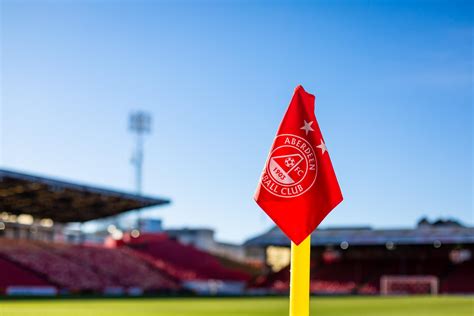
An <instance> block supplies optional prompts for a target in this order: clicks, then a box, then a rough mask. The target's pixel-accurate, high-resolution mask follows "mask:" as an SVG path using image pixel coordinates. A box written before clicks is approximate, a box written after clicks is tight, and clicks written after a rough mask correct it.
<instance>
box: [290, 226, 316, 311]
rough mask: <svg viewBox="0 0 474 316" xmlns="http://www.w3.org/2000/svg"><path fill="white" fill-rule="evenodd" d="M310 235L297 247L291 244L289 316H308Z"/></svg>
mask: <svg viewBox="0 0 474 316" xmlns="http://www.w3.org/2000/svg"><path fill="white" fill-rule="evenodd" d="M310 255H311V235H310V236H308V237H307V238H306V239H305V240H304V241H303V242H302V243H301V244H299V245H298V246H297V245H296V244H294V243H293V242H292V243H291V272H290V273H291V274H290V316H309V277H310V276H309V264H310Z"/></svg>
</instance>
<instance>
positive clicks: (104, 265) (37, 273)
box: [0, 238, 179, 292]
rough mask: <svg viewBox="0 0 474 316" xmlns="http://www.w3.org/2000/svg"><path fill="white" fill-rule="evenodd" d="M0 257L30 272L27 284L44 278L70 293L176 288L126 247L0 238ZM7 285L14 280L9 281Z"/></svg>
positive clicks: (166, 289)
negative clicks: (109, 247) (110, 289)
mask: <svg viewBox="0 0 474 316" xmlns="http://www.w3.org/2000/svg"><path fill="white" fill-rule="evenodd" d="M0 256H1V257H3V258H5V259H6V260H8V262H12V263H15V264H16V265H18V266H19V267H22V268H23V270H28V271H31V273H30V274H28V275H26V274H23V275H26V276H29V277H30V281H29V283H34V282H39V281H38V280H45V281H43V282H46V283H47V284H52V285H55V286H57V287H58V288H60V289H67V290H69V291H72V292H84V291H92V292H102V291H104V290H105V289H107V288H112V287H117V288H124V289H127V288H134V287H136V288H140V289H142V290H145V291H147V290H148V291H170V290H177V289H178V288H179V287H178V285H177V283H176V282H174V281H173V280H172V279H171V278H170V277H169V276H167V275H166V274H165V273H164V272H162V271H160V270H158V269H157V268H156V267H154V266H152V265H150V264H149V263H147V262H146V261H143V260H141V259H140V257H139V256H135V255H134V253H133V252H132V251H131V250H127V249H107V248H103V247H94V246H75V245H69V244H58V243H46V242H38V241H24V240H12V239H3V238H0ZM11 284H17V281H15V280H10V285H11Z"/></svg>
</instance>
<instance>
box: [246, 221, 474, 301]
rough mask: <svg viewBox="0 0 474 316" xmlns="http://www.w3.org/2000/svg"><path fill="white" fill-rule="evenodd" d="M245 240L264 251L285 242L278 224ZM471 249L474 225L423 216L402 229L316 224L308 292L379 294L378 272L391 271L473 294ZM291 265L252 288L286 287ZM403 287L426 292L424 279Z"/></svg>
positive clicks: (280, 289)
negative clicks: (414, 224) (432, 279)
mask: <svg viewBox="0 0 474 316" xmlns="http://www.w3.org/2000/svg"><path fill="white" fill-rule="evenodd" d="M246 245H247V246H249V247H254V248H255V247H261V248H262V249H263V252H264V253H265V249H267V247H275V246H276V247H288V246H289V245H288V242H287V239H286V238H285V237H284V235H283V233H281V231H279V230H278V229H277V228H274V229H272V230H270V231H269V232H267V233H265V234H263V235H261V236H258V237H256V238H253V239H251V240H249V241H248V242H247V243H246ZM473 252H474V228H470V227H464V226H462V225H460V224H459V223H456V222H454V221H436V222H434V223H429V222H427V221H426V220H422V221H420V223H419V225H418V227H417V228H416V229H406V230H372V229H370V228H358V229H327V230H325V229H320V230H317V231H316V232H315V233H314V234H313V236H312V265H311V291H312V292H313V293H318V294H378V293H379V291H380V281H381V279H382V277H383V276H387V275H391V276H435V277H436V278H437V279H438V281H439V283H440V289H439V292H440V293H474V258H473V256H472V254H473ZM289 269H290V268H289V266H287V267H285V268H283V269H282V270H280V271H277V272H271V271H269V272H268V273H267V274H266V275H265V276H260V277H259V278H257V279H256V280H255V281H254V282H253V283H252V284H251V285H250V287H251V288H256V289H268V291H269V292H273V293H283V292H288V284H289V275H290V274H289ZM417 287H418V288H417ZM405 290H406V289H405ZM428 290H429V289H428ZM407 291H409V292H410V293H416V291H419V292H420V293H426V292H427V289H426V284H425V285H416V284H415V285H413V286H412V289H411V290H407Z"/></svg>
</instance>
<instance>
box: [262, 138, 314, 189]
mask: <svg viewBox="0 0 474 316" xmlns="http://www.w3.org/2000/svg"><path fill="white" fill-rule="evenodd" d="M273 148H274V150H273V151H272V152H271V153H270V156H269V158H268V160H267V164H266V166H265V169H264V171H263V174H262V178H261V183H262V185H263V187H264V188H265V189H266V190H268V191H269V192H270V193H272V194H274V195H276V196H279V197H284V198H292V197H297V196H299V195H301V194H303V193H305V192H306V191H308V190H309V189H310V188H311V187H312V186H313V184H314V182H315V180H316V175H317V159H316V156H315V152H314V149H313V147H312V146H311V145H310V143H309V142H308V141H307V140H305V139H304V138H303V137H300V136H296V135H292V134H282V135H278V136H277V137H276V139H275V143H274V147H273Z"/></svg>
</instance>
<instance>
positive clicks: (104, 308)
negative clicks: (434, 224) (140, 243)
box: [0, 296, 474, 316]
mask: <svg viewBox="0 0 474 316" xmlns="http://www.w3.org/2000/svg"><path fill="white" fill-rule="evenodd" d="M37 315H45V316H46V315H47V316H129V315H134V316H152V315H153V316H212V315H222V316H234V315H235V316H237V315H238V316H265V315H268V316H270V315H272V316H286V315H288V300H287V299H286V298H192V299H189V298H154V299H151V298H144V299H52V300H2V301H0V316H37ZM311 315H312V316H336V315H337V316H410V315H413V316H438V315H439V316H449V315H453V316H472V315H474V301H473V298H472V297H453V296H450V297H443V296H441V297H391V298H380V297H338V298H337V297H333V298H328V297H325V298H322V297H316V298H312V300H311Z"/></svg>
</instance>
